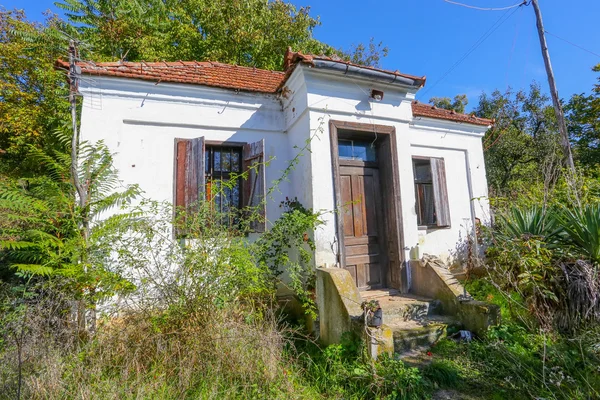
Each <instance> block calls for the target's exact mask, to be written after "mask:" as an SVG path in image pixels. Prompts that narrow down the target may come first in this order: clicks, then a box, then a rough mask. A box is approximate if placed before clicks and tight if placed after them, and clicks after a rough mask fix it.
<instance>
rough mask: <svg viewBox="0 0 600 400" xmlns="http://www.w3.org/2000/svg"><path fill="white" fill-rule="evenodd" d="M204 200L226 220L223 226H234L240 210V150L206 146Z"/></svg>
mask: <svg viewBox="0 0 600 400" xmlns="http://www.w3.org/2000/svg"><path fill="white" fill-rule="evenodd" d="M204 156H205V160H204V166H205V182H206V184H205V185H206V186H205V199H206V200H208V201H210V202H212V205H213V206H214V208H215V210H217V211H218V212H219V213H220V214H222V215H223V216H224V218H226V219H227V220H226V221H224V224H226V225H228V226H232V225H236V224H237V223H238V222H239V221H238V217H239V215H238V211H239V210H241V209H242V207H243V204H242V200H243V199H242V178H241V177H240V176H239V174H240V173H241V172H242V162H241V160H242V148H241V147H225V146H206V149H205V152H204Z"/></svg>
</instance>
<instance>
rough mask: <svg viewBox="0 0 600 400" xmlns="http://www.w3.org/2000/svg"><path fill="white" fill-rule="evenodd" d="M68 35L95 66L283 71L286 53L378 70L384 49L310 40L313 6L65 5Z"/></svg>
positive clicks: (234, 0) (147, 1)
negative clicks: (213, 64)
mask: <svg viewBox="0 0 600 400" xmlns="http://www.w3.org/2000/svg"><path fill="white" fill-rule="evenodd" d="M56 5H57V6H58V7H60V8H62V9H63V10H65V15H66V17H67V20H68V23H66V24H65V25H64V29H65V30H66V31H68V32H69V33H70V34H71V35H72V36H75V35H77V36H78V37H80V38H81V40H83V41H84V42H85V43H87V44H89V45H90V47H91V49H93V52H92V53H84V55H85V56H86V57H88V58H89V59H93V60H97V61H100V60H109V61H114V60H115V59H121V60H128V61H141V60H145V61H159V60H165V61H177V60H200V61H206V60H210V61H218V62H223V63H228V64H237V65H245V66H251V67H257V68H264V69H270V70H278V69H281V68H283V57H284V54H285V51H286V49H287V48H288V47H292V48H293V49H294V50H295V51H302V52H304V53H313V54H325V55H333V54H335V53H337V54H338V55H340V56H341V57H342V58H344V59H348V60H351V61H353V62H356V63H361V64H368V65H377V64H378V63H379V61H380V59H381V58H382V57H385V56H386V55H387V48H386V47H382V44H381V43H379V44H375V43H374V42H373V40H371V42H370V43H369V44H368V45H364V44H359V45H357V46H355V47H354V48H353V49H351V50H350V51H343V50H335V49H334V48H333V47H331V46H329V45H327V44H324V43H322V42H320V41H318V40H316V39H314V38H313V30H314V28H315V27H317V26H318V25H320V22H319V19H318V17H316V18H313V17H312V16H311V15H310V7H296V6H295V5H293V4H292V3H289V2H286V1H283V0H275V1H265V0H244V1H241V0H62V1H60V2H58V3H56Z"/></svg>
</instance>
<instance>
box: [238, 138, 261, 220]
mask: <svg viewBox="0 0 600 400" xmlns="http://www.w3.org/2000/svg"><path fill="white" fill-rule="evenodd" d="M242 158H243V159H244V163H243V167H244V172H247V173H248V178H247V179H246V181H245V182H244V196H243V200H244V207H247V208H248V212H249V213H250V215H249V218H250V228H251V229H252V230H254V231H255V232H264V231H265V229H266V214H267V203H266V199H265V198H266V195H267V193H266V185H265V181H266V175H265V165H264V163H265V140H264V139H261V140H259V141H258V142H254V143H248V144H245V145H244V149H243V154H242Z"/></svg>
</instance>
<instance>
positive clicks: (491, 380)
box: [424, 322, 600, 400]
mask: <svg viewBox="0 0 600 400" xmlns="http://www.w3.org/2000/svg"><path fill="white" fill-rule="evenodd" d="M598 340H599V337H598V335H597V332H594V331H590V332H588V334H587V337H586V336H581V337H577V338H575V339H572V340H569V339H565V338H561V337H560V336H553V335H548V334H543V333H530V332H528V331H527V330H526V329H524V328H523V327H522V326H520V325H518V324H514V323H511V322H508V323H506V324H504V325H500V326H498V327H495V328H492V330H491V331H490V333H489V334H488V337H487V338H486V339H484V340H482V341H474V342H470V343H457V342H454V341H452V340H451V339H444V340H442V341H441V342H439V343H438V344H437V345H436V346H435V347H434V348H433V349H432V352H433V356H434V361H433V363H432V364H431V365H430V366H429V367H427V368H426V370H425V371H424V375H425V376H427V377H429V378H430V379H432V380H434V382H435V383H436V384H438V385H439V386H440V387H445V388H451V389H455V388H458V389H460V390H461V391H462V392H466V393H473V394H474V395H477V396H478V398H479V397H480V398H489V399H503V398H517V399H530V398H548V399H565V400H566V399H582V400H583V399H589V398H596V397H598V395H599V394H600V379H599V378H598V374H597V366H598V363H599V362H600V359H599V358H598V356H599V355H600V354H599V353H598V351H597V349H595V346H597V343H598Z"/></svg>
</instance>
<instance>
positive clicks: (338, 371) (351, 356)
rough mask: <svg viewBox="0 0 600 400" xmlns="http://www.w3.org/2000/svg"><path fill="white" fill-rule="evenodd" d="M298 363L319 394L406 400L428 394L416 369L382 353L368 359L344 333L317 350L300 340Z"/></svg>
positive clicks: (337, 396) (362, 348)
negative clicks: (334, 342)
mask: <svg viewBox="0 0 600 400" xmlns="http://www.w3.org/2000/svg"><path fill="white" fill-rule="evenodd" d="M298 349H299V350H302V352H301V353H300V355H299V359H298V362H299V364H300V366H302V367H303V368H304V369H305V371H306V372H305V376H306V378H307V380H308V381H309V382H313V385H314V386H315V388H316V389H317V391H318V392H319V393H323V394H325V395H326V396H327V397H332V398H353V399H380V398H384V399H390V400H392V399H393V400H396V399H397V400H401V399H402V400H404V399H406V400H408V399H415V400H416V399H419V400H420V399H424V398H427V397H428V394H429V393H428V385H427V382H426V381H425V380H424V379H423V377H422V375H421V373H420V372H419V370H418V369H417V368H414V367H408V366H406V365H405V364H404V363H403V362H402V361H400V360H396V359H392V358H391V357H388V356H383V357H381V358H380V359H379V360H377V361H376V362H372V361H371V360H369V357H368V355H367V354H366V349H365V348H364V347H363V345H362V344H361V342H358V341H357V338H356V337H354V336H352V335H350V334H346V335H344V336H343V337H342V342H341V343H340V344H335V345H330V346H328V347H326V348H325V349H323V350H320V349H319V348H317V347H316V346H314V344H312V343H310V342H309V343H300V344H299V346H298Z"/></svg>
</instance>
